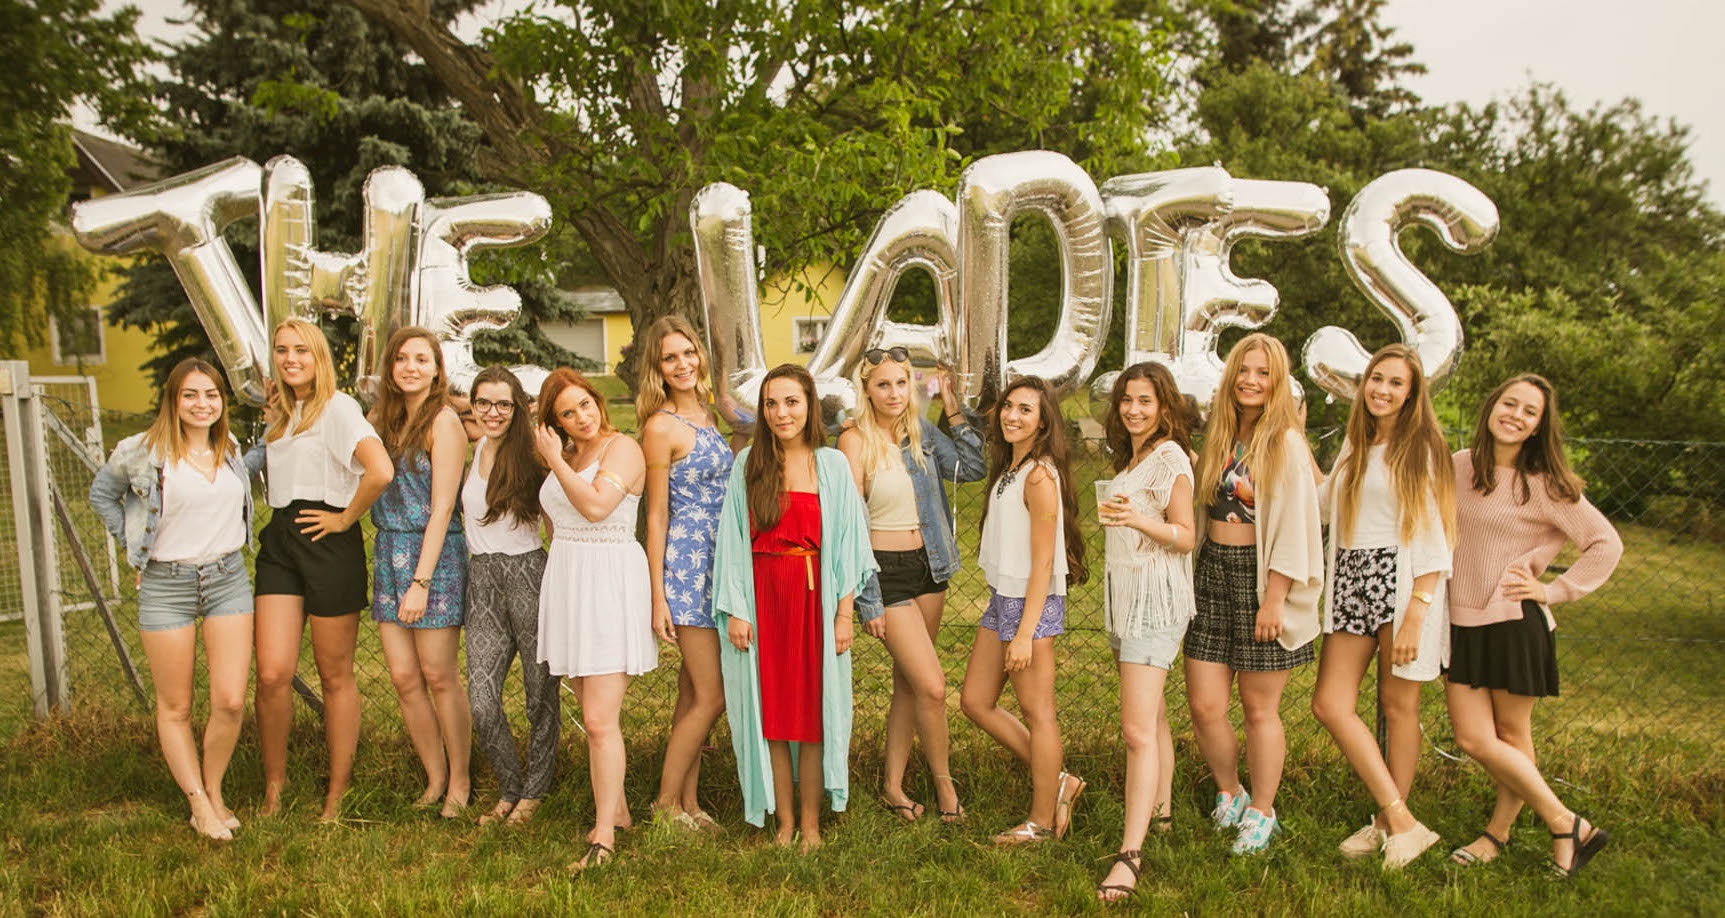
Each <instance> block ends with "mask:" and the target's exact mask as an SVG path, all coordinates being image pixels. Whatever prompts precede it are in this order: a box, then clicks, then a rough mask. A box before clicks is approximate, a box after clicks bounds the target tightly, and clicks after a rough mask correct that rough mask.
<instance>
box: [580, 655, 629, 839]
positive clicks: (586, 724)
mask: <svg viewBox="0 0 1725 918" xmlns="http://www.w3.org/2000/svg"><path fill="white" fill-rule="evenodd" d="M569 685H570V687H571V688H573V689H574V690H575V699H576V701H577V702H578V703H579V704H580V705H581V726H582V728H583V729H584V730H585V731H586V732H587V769H588V773H589V776H590V778H591V781H592V784H593V829H592V831H590V832H588V833H587V841H588V843H589V844H591V845H603V846H604V847H605V848H607V849H615V848H616V847H617V827H618V826H620V825H621V826H625V827H626V826H628V825H629V823H628V819H627V817H628V812H629V808H628V803H627V801H626V800H625V799H624V796H623V775H624V773H625V771H626V770H627V768H628V753H627V751H626V749H625V748H624V745H623V723H622V712H623V694H624V692H625V691H627V690H628V688H629V677H628V676H627V675H626V674H624V673H607V674H605V675H602V676H582V677H580V678H575V679H570V680H569ZM594 856H596V855H594V853H593V850H592V849H589V851H588V854H587V855H586V856H583V857H582V858H581V859H580V860H579V861H577V862H576V863H575V864H572V865H571V866H572V867H576V868H580V867H591V866H594V865H595V862H594V861H593V860H591V858H592V857H594ZM597 856H598V857H600V858H607V857H609V855H605V854H600V855H597Z"/></svg>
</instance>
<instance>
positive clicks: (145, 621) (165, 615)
mask: <svg viewBox="0 0 1725 918" xmlns="http://www.w3.org/2000/svg"><path fill="white" fill-rule="evenodd" d="M250 614H252V582H251V579H250V578H248V577H247V576H246V562H245V559H244V558H243V557H242V556H241V555H240V553H239V552H237V551H236V552H233V553H231V554H227V555H223V556H222V557H220V558H217V559H216V560H214V561H211V562H209V563H207V564H192V563H190V562H185V561H151V562H150V563H149V564H147V565H145V566H144V577H143V582H142V583H140V584H139V585H138V630H139V631H173V630H175V629H177V628H184V627H186V626H187V625H193V624H196V623H197V621H198V619H199V618H201V617H211V618H213V617H215V616H218V615H250Z"/></svg>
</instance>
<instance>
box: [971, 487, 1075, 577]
mask: <svg viewBox="0 0 1725 918" xmlns="http://www.w3.org/2000/svg"><path fill="white" fill-rule="evenodd" d="M1034 465H1035V466H1038V467H1041V468H1042V470H1043V471H1045V472H1047V473H1048V474H1049V475H1051V476H1053V477H1054V483H1055V485H1056V487H1055V489H1054V494H1055V498H1054V500H1055V504H1054V572H1053V574H1052V575H1051V576H1050V577H1049V578H1048V595H1050V596H1065V595H1066V527H1065V525H1064V524H1063V522H1062V521H1063V520H1064V518H1065V517H1064V516H1063V513H1064V508H1062V507H1061V506H1060V500H1061V497H1060V488H1059V487H1058V485H1059V484H1060V472H1059V471H1058V470H1056V469H1055V468H1054V464H1053V463H1051V462H1049V461H1047V460H1046V459H1039V460H1037V461H1036V463H1035V464H1034ZM1032 467H1033V466H1032V465H1029V464H1027V465H1025V466H1023V467H1022V468H1019V469H1017V470H1016V472H1008V473H1006V474H1005V475H1002V476H1001V479H1000V481H999V482H997V483H996V484H995V486H994V488H993V490H991V491H989V493H988V519H987V520H985V521H983V524H982V551H981V553H980V554H981V557H980V558H979V559H978V561H979V563H980V565H981V567H982V573H983V576H984V577H986V578H987V580H988V586H989V588H991V589H993V590H994V591H995V592H996V593H999V594H1000V595H1002V596H1010V597H1013V598H1015V599H1017V598H1022V597H1023V596H1024V588H1025V586H1026V585H1027V584H1028V583H1029V582H1030V510H1029V508H1027V507H1025V506H1024V479H1026V478H1028V477H1029V476H1030V470H1031V468H1032Z"/></svg>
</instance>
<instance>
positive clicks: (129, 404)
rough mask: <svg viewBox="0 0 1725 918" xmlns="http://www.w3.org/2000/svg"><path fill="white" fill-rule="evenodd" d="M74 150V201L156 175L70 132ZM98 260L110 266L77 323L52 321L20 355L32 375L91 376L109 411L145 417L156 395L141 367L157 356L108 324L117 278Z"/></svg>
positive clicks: (133, 153) (113, 147)
mask: <svg viewBox="0 0 1725 918" xmlns="http://www.w3.org/2000/svg"><path fill="white" fill-rule="evenodd" d="M72 143H73V146H74V147H75V148H76V150H77V153H78V165H77V168H76V169H75V170H74V171H73V173H72V200H73V201H81V200H86V199H88V198H96V197H101V196H103V195H109V194H114V193H115V192H119V191H125V190H126V189H128V188H133V187H136V186H138V185H143V184H147V183H149V182H151V181H153V180H154V178H155V174H154V171H153V170H152V168H151V167H150V166H149V164H148V163H146V162H144V160H143V159H142V158H141V156H140V155H139V153H138V151H137V150H135V149H133V148H132V147H129V146H126V145H125V144H122V143H118V142H115V141H112V140H108V139H106V138H103V137H98V136H96V135H94V134H89V133H86V132H84V131H74V132H73V137H72ZM59 241H60V242H61V244H63V245H66V246H68V247H70V248H74V249H76V248H78V243H77V242H76V241H74V240H73V239H72V237H71V234H70V233H62V234H60V240H59ZM86 257H88V258H91V259H98V260H100V261H101V262H102V265H103V267H106V268H108V269H109V270H108V272H107V274H106V276H105V277H104V278H103V279H102V281H101V282H100V283H99V284H98V285H97V287H96V290H95V293H94V295H93V296H92V297H91V298H90V304H89V307H88V308H87V309H86V310H85V311H84V312H83V313H82V314H81V315H80V316H79V317H78V318H76V319H70V320H60V319H56V320H54V321H53V322H51V323H50V324H49V327H48V340H47V342H46V343H44V344H43V345H42V346H41V347H37V348H32V349H30V350H28V351H25V353H24V355H23V356H24V359H25V360H28V361H29V362H30V373H31V375H33V376H91V377H94V378H95V380H96V396H97V399H98V400H99V402H100V404H101V407H102V408H103V409H104V410H108V411H121V412H134V413H140V414H141V413H144V412H147V411H150V410H152V409H154V408H155V391H154V389H153V388H152V387H151V386H149V385H146V384H145V381H146V380H147V379H148V378H149V377H148V374H146V373H144V371H142V370H141V369H139V368H140V367H141V366H142V365H143V364H144V362H145V361H147V360H149V359H150V358H151V357H153V356H155V354H156V351H155V344H154V342H153V341H151V339H150V334H149V332H147V331H144V330H143V329H138V328H121V327H119V326H118V325H116V324H114V323H113V322H111V321H109V319H108V316H107V315H106V311H105V308H104V307H105V306H106V305H107V303H108V302H109V301H111V300H112V299H113V298H114V294H115V292H116V291H117V289H118V287H119V282H120V278H119V275H118V273H117V272H115V271H114V270H112V269H113V267H114V265H115V262H114V261H113V260H112V259H108V258H103V257H102V256H98V255H87V256H86Z"/></svg>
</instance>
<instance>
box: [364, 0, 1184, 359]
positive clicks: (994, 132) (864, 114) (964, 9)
mask: <svg viewBox="0 0 1725 918" xmlns="http://www.w3.org/2000/svg"><path fill="white" fill-rule="evenodd" d="M347 2H349V3H351V4H352V5H353V6H354V7H355V8H357V9H360V10H363V11H365V12H366V13H367V14H368V15H370V16H371V17H373V18H374V19H375V20H376V21H379V22H382V23H385V24H387V26H388V27H389V28H390V29H391V30H392V31H393V32H395V34H396V35H397V36H399V37H400V38H401V39H402V40H403V41H405V42H406V43H407V44H408V45H409V46H411V47H412V48H413V50H414V51H415V52H417V53H418V55H419V56H420V57H421V58H423V59H424V60H425V61H426V64H427V65H428V67H429V68H430V69H431V71H432V72H433V73H435V74H436V77H437V79H438V80H439V81H440V82H441V83H442V84H443V86H444V87H446V88H447V89H448V91H449V92H450V93H451V94H452V95H453V96H454V97H455V98H456V99H458V100H459V101H460V103H461V105H462V107H463V110H464V111H465V112H466V113H468V114H469V115H470V116H471V117H472V118H473V119H474V121H475V122H476V123H478V124H479V125H480V126H481V127H482V128H483V129H484V133H485V139H486V141H487V148H486V150H485V151H484V156H483V157H482V162H484V163H485V165H486V171H487V174H488V175H489V176H490V177H493V178H496V179H498V180H500V181H505V182H509V183H512V184H516V185H519V186H522V187H530V188H534V189H535V190H538V191H540V192H541V193H544V194H546V195H547V196H548V197H549V198H550V199H551V200H552V204H553V207H554V209H555V210H556V212H557V213H558V214H559V215H560V216H566V218H567V221H568V223H569V225H571V226H572V227H573V228H574V230H575V231H576V232H577V233H578V234H579V236H580V238H581V241H582V242H583V243H584V244H585V247H586V249H587V250H588V251H589V252H590V253H591V254H592V256H593V258H594V259H595V260H596V261H597V262H598V264H599V265H600V266H601V267H602V269H603V271H604V273H605V276H606V279H607V280H608V282H609V283H611V284H612V285H613V286H615V287H616V288H617V290H618V291H619V293H620V294H621V295H622V298H623V301H624V303H625V304H626V305H627V307H628V309H629V313H630V319H631V322H632V323H633V324H634V326H635V327H637V328H639V327H642V325H643V324H645V323H647V322H651V321H652V320H653V319H654V318H656V317H658V316H660V315H663V314H666V313H673V312H674V313H680V314H683V315H686V316H690V317H692V318H695V319H697V320H698V319H699V302H700V299H699V288H698V280H697V278H696V274H695V270H694V258H693V252H692V248H691V246H690V244H689V235H688V205H689V202H690V199H691V198H692V196H693V195H694V193H695V192H696V191H697V190H698V189H700V188H701V187H702V186H704V185H706V184H708V183H709V182H713V181H721V180H722V181H728V182H731V183H733V184H736V185H738V186H740V187H742V188H744V189H746V190H748V191H749V192H750V193H751V195H752V197H753V201H754V210H755V229H756V235H757V239H758V240H759V242H760V243H761V244H762V245H763V246H765V248H766V251H767V253H768V262H767V264H766V265H764V268H765V269H766V270H767V271H768V273H769V274H772V273H779V272H784V273H787V274H788V273H791V272H792V271H794V270H795V269H797V268H801V267H803V266H807V265H811V264H819V263H837V264H844V263H846V262H848V260H849V259H850V258H852V257H854V255H855V253H856V251H857V250H858V249H859V248H860V247H861V244H862V242H863V239H864V238H865V237H866V235H867V233H868V232H869V230H870V228H871V227H872V225H873V222H874V220H875V219H876V217H877V216H878V215H879V213H880V212H881V211H882V210H883V209H884V208H885V207H886V206H888V205H889V204H891V203H892V202H893V201H895V200H897V199H898V198H899V197H900V196H901V195H903V194H905V193H907V192H909V191H912V190H915V189H918V188H940V189H949V188H952V187H953V186H954V185H955V183H956V179H957V176H958V173H959V171H960V170H961V169H962V168H963V166H964V165H965V164H966V163H967V162H968V161H969V160H970V159H971V158H973V157H975V156H979V155H983V154H986V153H993V152H1002V151H1008V150H1018V149H1029V148H1035V147H1047V148H1050V149H1055V150H1060V151H1062V152H1065V153H1067V154H1068V155H1071V156H1073V158H1074V159H1076V160H1078V161H1079V162H1080V163H1081V164H1082V165H1084V166H1085V167H1086V168H1088V169H1090V170H1091V172H1092V174H1108V173H1110V172H1111V171H1115V170H1116V169H1117V168H1119V167H1120V166H1121V165H1122V164H1126V163H1133V164H1136V163H1138V162H1140V158H1141V157H1142V155H1143V153H1144V151H1145V149H1146V145H1147V136H1148V132H1149V129H1150V128H1152V127H1154V126H1155V125H1156V124H1157V123H1159V118H1160V117H1161V115H1160V114H1158V113H1157V111H1156V108H1155V106H1154V105H1153V103H1155V102H1156V101H1157V100H1158V99H1159V98H1160V97H1161V95H1162V93H1163V90H1164V85H1163V82H1162V76H1161V69H1160V67H1161V65H1162V64H1163V62H1164V57H1163V54H1162V48H1163V47H1164V46H1165V45H1166V42H1167V38H1166V36H1165V34H1164V33H1163V32H1162V31H1161V30H1159V29H1158V28H1156V27H1155V26H1154V23H1147V22H1146V21H1145V19H1144V18H1143V17H1142V16H1141V15H1138V14H1139V13H1141V9H1140V7H1142V6H1143V5H1142V4H1139V5H1137V6H1134V7H1133V8H1131V9H1126V8H1125V7H1120V8H1117V7H1116V5H1115V4H1113V3H1111V2H1108V0H1085V2H1077V3H1065V4H1048V5H1044V4H1026V3H1023V2H1019V0H982V2H963V3H961V2H956V0H954V2H905V0H870V2H860V3H858V2H843V3H841V2H837V0H782V2H725V3H717V4H714V3H710V2H708V0H662V2H658V3H651V4H643V3H638V2H633V0H594V2H575V0H567V2H564V3H561V4H559V6H558V8H557V9H556V10H555V11H554V12H555V15H545V16H541V15H538V14H536V13H532V12H529V13H521V14H517V15H515V16H513V17H511V18H509V19H507V20H505V21H503V22H501V23H498V24H497V25H495V26H494V27H492V28H490V29H488V30H487V31H486V32H485V35H484V40H483V43H482V44H469V43H467V42H464V41H463V40H461V39H460V38H459V37H457V36H456V35H454V34H453V33H452V32H451V31H450V30H449V29H448V28H446V27H443V26H441V25H438V24H436V23H428V22H426V21H425V20H424V18H423V17H421V16H420V15H419V14H418V12H417V5H416V4H415V3H413V2H411V0H347ZM625 363H626V366H624V367H623V368H621V369H620V371H619V375H621V376H622V377H623V378H624V379H631V378H632V377H633V372H632V370H633V367H632V365H627V364H629V363H630V362H629V361H626V362H625Z"/></svg>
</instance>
